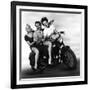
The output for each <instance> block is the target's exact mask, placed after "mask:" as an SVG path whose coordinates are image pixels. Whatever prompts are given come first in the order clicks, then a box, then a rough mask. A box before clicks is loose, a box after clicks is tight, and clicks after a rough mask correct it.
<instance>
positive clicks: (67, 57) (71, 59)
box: [63, 49, 77, 69]
mask: <svg viewBox="0 0 90 90" xmlns="http://www.w3.org/2000/svg"><path fill="white" fill-rule="evenodd" d="M63 61H64V63H65V65H66V66H67V67H68V68H70V69H75V68H76V65H77V59H76V56H75V54H74V52H73V51H72V50H71V49H68V50H67V51H66V52H65V54H64V60H63Z"/></svg>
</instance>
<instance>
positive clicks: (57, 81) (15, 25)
mask: <svg viewBox="0 0 90 90" xmlns="http://www.w3.org/2000/svg"><path fill="white" fill-rule="evenodd" d="M11 5H12V6H11V7H12V9H11V11H12V14H11V15H12V16H11V17H12V18H11V19H12V21H11V24H12V26H11V32H12V33H11V34H12V35H11V36H12V37H13V38H12V40H13V41H12V47H13V55H12V60H11V62H12V63H11V64H12V65H11V70H12V73H11V75H12V82H11V87H12V88H20V87H39V86H60V85H74V84H86V83H87V65H86V64H87V6H79V5H64V4H46V3H42V4H41V3H31V2H12V3H11ZM85 48H86V49H85ZM72 82H73V83H72Z"/></svg>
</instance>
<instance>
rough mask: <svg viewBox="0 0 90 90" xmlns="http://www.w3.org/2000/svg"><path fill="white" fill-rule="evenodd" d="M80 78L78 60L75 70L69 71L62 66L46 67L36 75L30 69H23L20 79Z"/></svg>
mask: <svg viewBox="0 0 90 90" xmlns="http://www.w3.org/2000/svg"><path fill="white" fill-rule="evenodd" d="M65 76H80V60H78V63H77V68H76V69H74V70H69V69H67V67H66V66H65V65H64V64H58V65H56V66H48V67H47V68H46V69H45V70H44V71H43V72H42V73H36V72H34V71H33V70H32V69H30V68H28V69H24V70H22V71H21V74H20V77H21V78H23V79H24V78H41V77H65Z"/></svg>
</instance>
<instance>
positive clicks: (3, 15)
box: [0, 0, 90, 90]
mask: <svg viewBox="0 0 90 90" xmlns="http://www.w3.org/2000/svg"><path fill="white" fill-rule="evenodd" d="M19 1H23V0H19ZM24 1H25V0H24ZM28 1H32V2H46V3H58V4H77V5H88V9H90V0H47V1H44V0H38V1H37V0H28ZM10 2H11V0H1V2H0V31H1V32H0V41H1V43H0V58H1V63H0V89H1V90H10V72H11V71H10ZM88 13H89V15H88V16H90V10H88ZM89 20H90V18H89V17H88V21H89ZM88 24H89V23H88ZM88 26H89V25H88ZM89 28H90V27H89ZM68 30H70V29H68ZM89 34H90V31H89V29H88V38H90V35H89ZM88 44H89V45H88V46H90V42H89V43H88ZM89 50H90V48H88V51H89ZM88 56H89V55H88ZM89 59H90V56H89V58H88V64H90V61H89ZM88 66H89V67H88V68H90V65H88ZM88 74H89V75H88V76H90V71H89V73H88ZM88 80H89V82H90V78H88ZM48 89H52V90H55V89H57V90H62V89H63V90H67V89H68V90H72V89H73V90H81V89H82V90H89V89H90V84H88V85H77V86H62V87H47V88H33V89H32V90H48ZM22 90H24V89H22Z"/></svg>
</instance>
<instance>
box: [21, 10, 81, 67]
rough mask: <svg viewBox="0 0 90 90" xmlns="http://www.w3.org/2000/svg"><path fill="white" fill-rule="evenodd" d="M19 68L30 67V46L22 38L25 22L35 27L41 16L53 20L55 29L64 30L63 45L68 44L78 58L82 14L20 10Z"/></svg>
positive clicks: (24, 32) (24, 31)
mask: <svg viewBox="0 0 90 90" xmlns="http://www.w3.org/2000/svg"><path fill="white" fill-rule="evenodd" d="M21 17H22V18H21V19H22V22H21V36H22V37H21V45H22V48H21V50H22V52H21V53H22V55H21V57H22V58H21V62H22V64H21V66H22V68H21V69H25V68H30V65H29V59H28V57H29V53H30V47H29V45H28V44H27V43H26V41H25V40H24V36H25V34H26V30H25V27H26V24H29V25H31V27H32V28H33V29H34V30H36V28H35V21H40V20H41V18H42V17H47V18H48V20H49V21H50V20H54V23H53V25H54V26H55V28H56V29H57V31H64V32H65V34H64V35H63V41H64V43H65V45H69V46H70V47H71V49H72V50H73V51H74V53H75V55H76V57H77V58H78V59H79V60H80V43H81V32H82V31H81V30H82V28H81V27H82V15H81V14H72V13H62V12H61V13H53V12H35V11H33V12H32V11H22V13H21Z"/></svg>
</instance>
